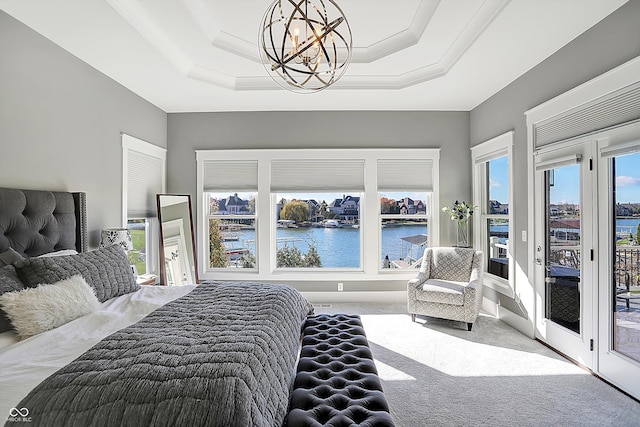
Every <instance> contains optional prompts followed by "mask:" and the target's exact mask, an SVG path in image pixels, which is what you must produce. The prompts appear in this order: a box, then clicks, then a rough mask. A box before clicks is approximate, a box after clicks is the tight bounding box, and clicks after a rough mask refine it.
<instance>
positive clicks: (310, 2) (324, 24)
mask: <svg viewBox="0 0 640 427" xmlns="http://www.w3.org/2000/svg"><path fill="white" fill-rule="evenodd" d="M259 46H260V56H261V57H262V63H263V65H264V67H265V69H266V70H267V73H268V74H269V75H270V76H271V78H273V79H274V80H275V81H276V83H278V84H279V85H280V86H282V87H283V88H285V89H288V90H291V91H293V92H299V93H309V92H317V91H319V90H322V89H325V88H327V87H329V86H331V85H332V84H333V83H335V82H336V81H337V80H338V79H339V78H340V77H342V75H343V74H344V72H345V71H346V69H347V67H348V66H349V63H350V62H351V50H352V41H351V28H349V23H348V22H347V19H346V18H345V16H344V13H342V10H341V9H340V7H338V5H337V4H336V2H335V1H333V0H275V1H274V2H273V3H272V4H271V6H269V8H268V9H267V12H266V13H265V14H264V18H263V19H262V25H261V26H260V40H259Z"/></svg>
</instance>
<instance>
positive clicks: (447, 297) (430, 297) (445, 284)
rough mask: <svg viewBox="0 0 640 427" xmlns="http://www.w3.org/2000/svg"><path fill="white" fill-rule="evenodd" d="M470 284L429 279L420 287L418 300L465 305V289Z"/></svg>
mask: <svg viewBox="0 0 640 427" xmlns="http://www.w3.org/2000/svg"><path fill="white" fill-rule="evenodd" d="M468 284H469V283H468V282H454V281H449V280H440V279H428V280H427V281H426V282H424V284H422V285H421V286H420V287H418V289H417V291H416V299H417V300H419V301H428V302H439V303H443V304H454V305H463V304H464V288H465V285H468Z"/></svg>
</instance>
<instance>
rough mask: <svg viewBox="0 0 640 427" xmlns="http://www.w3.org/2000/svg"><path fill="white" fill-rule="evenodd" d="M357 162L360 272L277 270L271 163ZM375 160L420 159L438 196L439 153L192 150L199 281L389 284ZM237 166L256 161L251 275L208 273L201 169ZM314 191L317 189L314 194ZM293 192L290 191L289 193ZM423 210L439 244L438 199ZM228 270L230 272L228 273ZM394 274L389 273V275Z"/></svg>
mask: <svg viewBox="0 0 640 427" xmlns="http://www.w3.org/2000/svg"><path fill="white" fill-rule="evenodd" d="M322 158H327V159H360V160H364V162H365V165H364V192H363V193H362V199H361V200H360V228H361V230H370V232H366V231H361V236H360V238H361V246H360V248H361V257H362V262H361V268H360V269H358V270H357V271H344V269H340V270H332V269H328V268H327V269H325V268H323V269H321V270H318V269H309V270H307V271H300V270H305V269H277V268H276V253H275V251H273V247H275V240H276V209H275V203H276V202H277V201H276V200H275V196H274V195H273V194H272V193H271V168H270V166H271V162H272V161H275V160H289V159H322ZM379 159H426V160H430V161H431V162H432V165H433V167H432V173H433V178H432V179H433V191H432V194H435V195H437V194H438V192H439V159H440V149H432V148H428V149H427V148H425V149H367V150H365V149H299V150H288V149H282V150H280V149H272V150H196V163H197V187H196V190H197V197H196V213H197V236H198V237H197V238H196V240H197V243H198V256H199V257H200V260H199V261H200V262H198V264H199V268H200V272H199V273H200V277H201V278H202V279H204V280H207V279H213V278H215V279H217V280H280V279H283V280H300V281H317V280H318V276H317V274H318V272H321V273H322V280H323V281H331V280H339V281H348V280H358V281H360V280H372V281H376V280H389V274H388V272H384V273H385V274H381V273H383V272H381V271H380V262H379V253H380V239H381V234H380V232H379V231H378V232H373V230H374V229H378V230H379V228H380V215H379V210H380V201H379V198H378V188H377V161H378V160H379ZM214 160H215V161H220V160H222V161H238V160H245V161H247V160H255V161H257V162H258V192H257V197H256V241H257V246H256V252H257V253H256V259H257V270H256V271H248V272H247V271H239V270H243V269H223V270H221V269H215V270H212V269H209V268H208V263H207V262H205V261H206V259H207V256H208V235H207V231H208V228H207V224H206V222H205V221H206V219H207V215H206V213H207V212H206V210H205V209H206V203H207V200H206V199H205V192H204V191H203V189H204V173H203V171H204V164H205V163H206V162H207V161H214ZM319 190H320V189H319ZM292 192H293V191H292ZM429 208H430V209H431V214H430V216H429V219H430V222H429V236H430V242H429V244H430V245H431V246H437V245H438V244H439V240H440V239H439V234H440V227H439V215H434V214H433V212H439V202H438V197H437V196H435V197H432V198H431V203H430V206H429ZM231 270H234V271H231ZM394 273H395V272H394ZM414 276H415V271H412V270H405V271H402V270H399V271H398V272H397V274H393V279H394V280H404V279H410V278H412V277H414Z"/></svg>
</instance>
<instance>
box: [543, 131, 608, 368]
mask: <svg viewBox="0 0 640 427" xmlns="http://www.w3.org/2000/svg"><path fill="white" fill-rule="evenodd" d="M593 145H594V144H593V141H591V140H589V139H580V140H575V141H570V142H565V143H561V144H554V146H553V147H545V148H544V149H541V150H538V151H537V152H536V153H535V163H536V172H535V183H534V188H535V191H534V198H535V201H534V206H535V209H534V210H533V217H534V218H535V222H534V225H535V226H534V234H533V239H532V240H533V242H534V246H535V256H536V259H535V263H534V267H533V283H534V290H535V298H536V301H537V304H536V310H535V319H536V320H535V337H536V338H538V339H540V340H541V341H543V342H545V343H547V344H549V345H550V346H552V347H554V348H555V349H557V350H558V351H560V352H562V353H564V354H565V355H567V356H568V357H570V358H571V359H573V360H575V361H577V362H578V363H580V364H581V365H583V366H586V367H588V368H590V369H593V368H594V360H595V359H594V352H593V345H594V338H595V334H596V331H597V329H595V327H596V324H595V323H596V321H595V319H596V313H597V311H596V310H597V306H596V305H595V301H597V289H596V281H595V280H594V278H595V277H597V276H596V274H595V271H596V268H597V263H595V262H593V260H592V259H591V253H592V252H591V251H592V250H593V249H594V248H595V247H596V243H597V242H596V240H597V238H596V230H597V226H596V224H597V217H596V215H597V209H596V196H597V186H596V185H595V182H593V179H594V173H593V170H591V169H592V168H590V166H591V165H592V157H593ZM570 164H578V165H580V181H581V182H580V184H579V185H580V200H579V204H580V210H581V212H580V223H581V237H580V271H581V274H580V282H579V285H578V289H579V295H580V331H579V332H578V333H576V332H574V331H572V330H570V329H567V328H565V327H563V326H561V325H559V324H557V323H555V322H553V321H551V320H549V319H547V318H546V316H545V309H546V304H545V299H546V284H545V278H546V270H545V269H546V265H545V264H546V263H545V260H546V255H547V254H546V253H545V251H546V239H547V236H546V227H545V224H546V215H547V213H546V212H545V207H546V204H545V186H544V182H545V181H544V179H545V172H546V170H549V169H556V168H560V167H562V166H566V165H570Z"/></svg>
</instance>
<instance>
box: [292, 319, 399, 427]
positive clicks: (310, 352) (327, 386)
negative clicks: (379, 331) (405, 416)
mask: <svg viewBox="0 0 640 427" xmlns="http://www.w3.org/2000/svg"><path fill="white" fill-rule="evenodd" d="M297 372H298V373H297V375H296V378H295V381H294V390H293V393H292V394H291V401H290V403H289V407H290V412H289V414H288V415H287V421H286V425H287V426H291V427H293V426H299V425H308V426H312V425H314V426H315V425H331V426H334V427H346V426H374V425H375V426H380V427H385V426H393V425H394V424H393V420H392V418H391V415H390V414H389V405H388V404H387V401H386V399H385V397H384V394H383V393H382V385H381V383H380V379H379V378H378V374H377V370H376V367H375V364H374V363H373V355H372V354H371V350H370V349H369V344H368V342H367V338H366V336H365V333H364V329H363V328H362V323H361V322H360V318H359V316H350V315H344V314H338V315H319V316H313V317H310V318H308V319H307V322H306V323H305V327H304V338H303V341H302V349H301V352H300V360H299V362H298V369H297Z"/></svg>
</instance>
